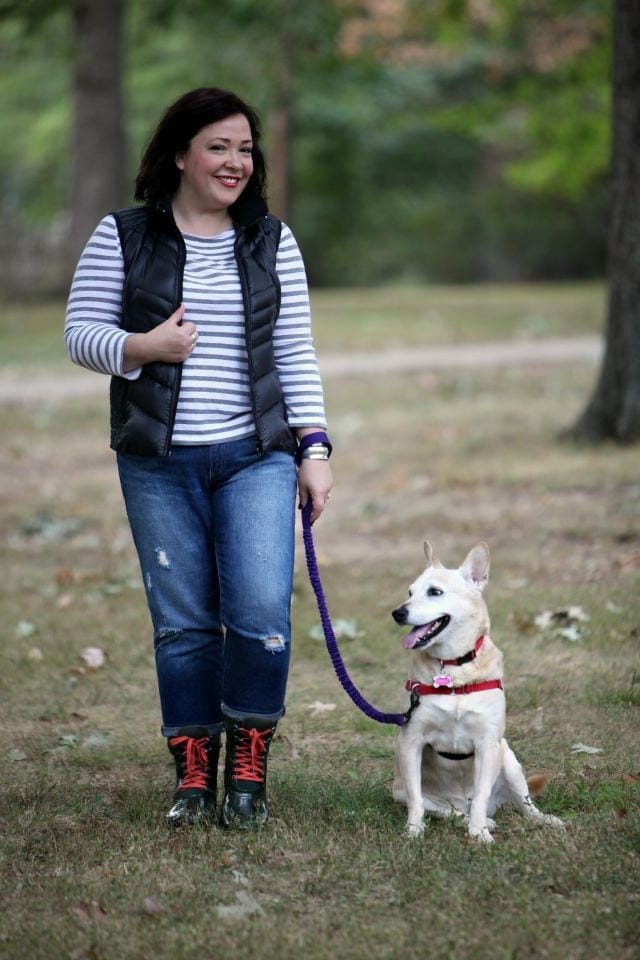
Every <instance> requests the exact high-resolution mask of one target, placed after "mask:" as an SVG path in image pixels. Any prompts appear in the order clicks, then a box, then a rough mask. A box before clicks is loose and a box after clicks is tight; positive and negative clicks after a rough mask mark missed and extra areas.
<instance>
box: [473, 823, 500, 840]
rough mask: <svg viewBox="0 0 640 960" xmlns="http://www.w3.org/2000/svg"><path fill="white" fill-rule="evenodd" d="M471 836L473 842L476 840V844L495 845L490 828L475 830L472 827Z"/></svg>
mask: <svg viewBox="0 0 640 960" xmlns="http://www.w3.org/2000/svg"><path fill="white" fill-rule="evenodd" d="M469 836H470V837H471V839H472V840H475V841H476V843H495V840H494V839H493V837H492V836H491V831H490V830H489V827H488V826H486V827H474V828H471V827H470V828H469Z"/></svg>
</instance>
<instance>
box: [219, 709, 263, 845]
mask: <svg viewBox="0 0 640 960" xmlns="http://www.w3.org/2000/svg"><path fill="white" fill-rule="evenodd" d="M224 726H225V731H226V734H227V745H226V756H225V763H224V800H223V803H222V808H221V810H220V826H221V827H237V828H238V829H240V830H248V829H250V828H251V827H255V826H261V825H262V824H263V823H266V822H267V819H268V817H269V805H268V803H267V758H268V755H269V746H270V744H271V740H272V739H273V735H274V733H275V730H276V725H275V723H273V724H271V725H270V726H268V727H262V728H259V727H255V726H252V725H250V723H245V722H243V721H242V720H233V719H231V718H230V717H225V721H224Z"/></svg>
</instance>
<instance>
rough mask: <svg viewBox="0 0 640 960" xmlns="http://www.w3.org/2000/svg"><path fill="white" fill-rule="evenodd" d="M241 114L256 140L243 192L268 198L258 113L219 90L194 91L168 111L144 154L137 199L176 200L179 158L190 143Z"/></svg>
mask: <svg viewBox="0 0 640 960" xmlns="http://www.w3.org/2000/svg"><path fill="white" fill-rule="evenodd" d="M239 113H241V114H243V116H245V117H246V118H247V120H248V121H249V127H250V128H251V137H252V140H253V148H252V151H251V153H252V157H253V173H252V175H251V178H250V180H249V182H248V184H247V186H246V187H245V189H244V191H243V193H245V192H247V191H253V192H254V193H257V194H258V196H260V197H262V199H263V200H264V199H266V195H265V194H266V165H265V160H264V156H263V153H262V150H261V149H260V137H261V129H260V119H259V117H258V114H257V113H256V112H255V110H254V109H253V108H252V107H250V106H249V104H247V103H245V102H244V100H241V99H240V97H238V96H236V94H235V93H231V91H230V90H222V89H220V88H219V87H199V88H198V89H197V90H190V91H189V92H188V93H185V94H183V96H181V97H180V98H179V99H178V100H176V102H175V103H173V104H172V105H171V106H170V107H168V108H167V110H166V111H165V113H164V114H163V116H162V118H161V119H160V122H159V124H158V126H157V127H156V131H155V133H154V134H153V136H152V137H151V140H150V141H149V143H148V145H147V148H146V149H145V151H144V154H143V155H142V160H141V162H140V169H139V170H138V175H137V177H136V189H135V194H134V197H135V199H136V200H138V201H139V202H141V203H149V204H154V203H156V202H157V201H159V200H163V199H165V198H167V197H172V196H173V195H174V193H175V192H176V190H177V189H178V185H179V183H180V171H179V170H178V168H177V167H176V156H177V155H178V154H179V153H182V152H184V151H185V150H187V149H188V148H189V143H190V142H191V140H192V139H193V137H195V135H196V134H197V133H198V131H199V130H202V128H203V127H206V126H208V125H209V124H210V123H216V122H217V121H218V120H226V118H227V117H232V116H235V115H236V114H239Z"/></svg>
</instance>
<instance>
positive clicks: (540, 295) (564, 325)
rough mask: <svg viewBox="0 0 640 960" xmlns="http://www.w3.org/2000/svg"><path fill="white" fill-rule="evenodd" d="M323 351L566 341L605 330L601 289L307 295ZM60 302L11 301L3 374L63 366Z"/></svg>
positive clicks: (2, 345) (2, 335)
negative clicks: (557, 338) (552, 338)
mask: <svg viewBox="0 0 640 960" xmlns="http://www.w3.org/2000/svg"><path fill="white" fill-rule="evenodd" d="M312 310H313V315H314V334H315V339H316V343H317V345H318V348H319V349H320V350H322V351H336V352H337V351H343V350H354V349H357V350H365V349H384V348H385V347H394V346H414V345H421V346H425V345H426V344H448V343H473V342H477V341H484V340H500V339H513V338H516V339H521V338H538V337H548V336H571V335H574V334H585V333H600V332H601V330H602V328H603V316H604V290H603V287H602V284H599V283H590V284H586V283H584V284H580V285H576V284H571V283H556V284H536V285H525V284H514V285H506V286H494V285H491V284H486V285H481V286H476V285H472V284H471V285H468V286H465V287H446V286H431V287H411V286H407V285H405V286H401V287H394V286H390V287H376V288H374V289H353V290H326V289H319V290H314V291H313V292H312ZM64 311H65V304H64V302H62V301H53V302H52V301H48V300H47V301H37V300H36V301H33V302H31V303H26V304H25V303H24V302H20V303H10V304H8V305H5V307H4V309H3V315H2V319H1V320H0V369H2V368H3V367H4V368H5V369H7V368H9V369H10V368H12V367H17V368H18V369H23V368H24V367H25V366H26V367H28V368H31V369H33V370H35V371H38V370H41V369H42V368H43V367H46V368H47V370H49V371H50V369H51V367H52V365H53V366H55V367H59V368H60V369H61V372H62V371H64V369H66V367H67V363H68V361H67V359H66V355H65V352H64V348H63V344H62V338H61V331H62V325H63V322H64Z"/></svg>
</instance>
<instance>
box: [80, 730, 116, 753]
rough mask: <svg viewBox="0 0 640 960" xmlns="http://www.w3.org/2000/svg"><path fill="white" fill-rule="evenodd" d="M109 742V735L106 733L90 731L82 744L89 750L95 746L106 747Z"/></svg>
mask: <svg viewBox="0 0 640 960" xmlns="http://www.w3.org/2000/svg"><path fill="white" fill-rule="evenodd" d="M110 743H111V737H110V736H109V734H108V733H90V734H89V736H88V737H87V739H86V740H85V741H84V742H83V744H82V746H83V747H88V748H89V749H90V750H91V749H95V748H96V747H107V746H108V745H109V744H110Z"/></svg>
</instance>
